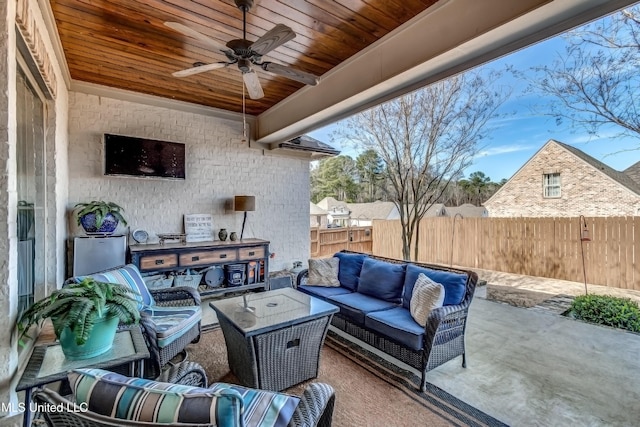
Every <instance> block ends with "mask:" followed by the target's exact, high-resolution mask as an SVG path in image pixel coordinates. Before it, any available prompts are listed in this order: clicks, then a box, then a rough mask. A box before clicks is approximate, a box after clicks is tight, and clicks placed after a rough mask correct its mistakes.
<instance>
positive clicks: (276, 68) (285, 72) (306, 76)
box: [260, 62, 320, 86]
mask: <svg viewBox="0 0 640 427" xmlns="http://www.w3.org/2000/svg"><path fill="white" fill-rule="evenodd" d="M260 67H262V69H263V70H265V71H268V72H270V73H273V74H278V75H280V76H283V77H286V78H288V79H291V80H295V81H297V82H300V83H304V84H306V85H310V86H315V85H317V84H318V80H320V78H319V77H318V76H315V75H313V74H311V73H307V72H304V71H300V70H296V69H295V68H291V67H287V66H285V65H280V64H275V63H273V62H263V63H262V64H260Z"/></svg>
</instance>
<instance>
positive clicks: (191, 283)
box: [173, 269, 202, 289]
mask: <svg viewBox="0 0 640 427" xmlns="http://www.w3.org/2000/svg"><path fill="white" fill-rule="evenodd" d="M201 281H202V274H199V273H195V272H194V273H192V272H191V270H190V269H187V271H185V273H184V274H178V275H176V276H175V277H174V278H173V286H174V287H180V286H188V287H190V288H194V289H198V286H200V282H201Z"/></svg>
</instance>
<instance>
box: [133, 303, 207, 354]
mask: <svg viewBox="0 0 640 427" xmlns="http://www.w3.org/2000/svg"><path fill="white" fill-rule="evenodd" d="M141 313H142V314H143V315H149V316H151V317H152V319H153V323H154V324H155V325H156V330H157V337H158V347H160V348H165V347H166V346H168V345H169V344H171V343H172V342H174V341H175V340H177V339H178V338H180V337H182V336H183V335H184V334H185V332H187V331H189V330H191V328H193V327H194V326H195V325H197V324H198V322H200V320H202V308H200V306H199V305H190V306H178V307H171V306H169V307H163V306H150V307H146V308H144V309H143V310H141Z"/></svg>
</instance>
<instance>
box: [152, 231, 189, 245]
mask: <svg viewBox="0 0 640 427" xmlns="http://www.w3.org/2000/svg"><path fill="white" fill-rule="evenodd" d="M158 238H159V239H160V242H159V243H160V244H161V245H164V244H165V243H167V240H170V241H173V242H176V241H178V242H180V243H182V244H184V243H186V242H187V235H186V234H183V233H158Z"/></svg>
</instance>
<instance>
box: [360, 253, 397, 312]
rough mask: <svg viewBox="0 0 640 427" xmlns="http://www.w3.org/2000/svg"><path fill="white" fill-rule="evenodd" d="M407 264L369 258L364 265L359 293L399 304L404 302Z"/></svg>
mask: <svg viewBox="0 0 640 427" xmlns="http://www.w3.org/2000/svg"><path fill="white" fill-rule="evenodd" d="M405 267H406V265H405V264H393V263H391V262H386V261H380V260H376V259H373V258H367V259H365V260H364V263H363V264H362V271H361V272H360V283H359V284H358V292H359V293H361V294H365V295H369V296H372V297H375V298H379V299H381V300H384V301H388V302H392V303H396V304H399V303H400V302H401V300H402V286H403V284H404V271H405Z"/></svg>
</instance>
